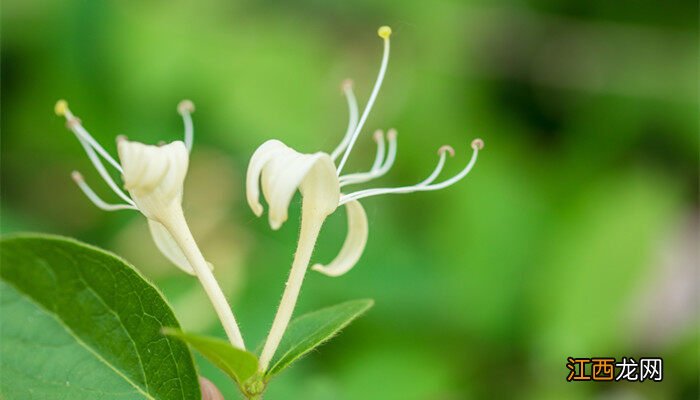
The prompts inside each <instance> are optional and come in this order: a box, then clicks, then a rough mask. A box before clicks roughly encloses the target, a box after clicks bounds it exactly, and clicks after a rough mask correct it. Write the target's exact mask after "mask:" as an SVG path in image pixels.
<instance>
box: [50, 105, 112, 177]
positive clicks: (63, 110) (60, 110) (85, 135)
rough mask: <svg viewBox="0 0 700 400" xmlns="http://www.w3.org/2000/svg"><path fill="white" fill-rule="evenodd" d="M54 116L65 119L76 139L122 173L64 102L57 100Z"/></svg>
mask: <svg viewBox="0 0 700 400" xmlns="http://www.w3.org/2000/svg"><path fill="white" fill-rule="evenodd" d="M54 111H55V112H56V115H58V116H60V117H65V118H66V126H67V127H68V129H70V130H71V131H73V133H74V134H75V135H76V136H77V137H78V139H80V138H82V139H83V140H85V141H86V142H87V143H88V144H89V145H90V146H91V147H92V148H94V149H95V150H96V151H97V152H98V153H99V154H100V155H101V156H102V157H103V158H104V159H105V160H107V162H108V163H110V164H112V166H113V167H114V168H116V169H117V171H119V172H120V173H123V172H124V171H122V167H121V165H119V163H118V162H117V160H115V159H114V158H112V156H111V155H109V153H108V152H107V150H105V149H104V148H103V147H102V146H100V144H99V143H97V141H96V140H95V139H94V138H93V137H92V135H90V133H89V132H88V131H87V130H86V129H85V128H84V127H83V125H82V124H81V123H80V119H79V118H77V117H76V116H75V115H73V113H72V112H71V111H70V109H69V108H68V103H67V102H66V101H65V100H59V101H57V102H56V106H55V107H54Z"/></svg>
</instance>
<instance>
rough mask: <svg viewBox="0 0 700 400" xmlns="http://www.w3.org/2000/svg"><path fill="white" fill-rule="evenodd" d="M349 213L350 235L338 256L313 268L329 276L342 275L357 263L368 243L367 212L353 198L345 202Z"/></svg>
mask: <svg viewBox="0 0 700 400" xmlns="http://www.w3.org/2000/svg"><path fill="white" fill-rule="evenodd" d="M345 209H346V210H347V213H348V236H347V237H346V238H345V242H344V243H343V247H342V248H341V249H340V253H338V256H337V257H336V258H335V259H334V260H333V261H331V262H330V264H328V265H321V264H316V265H314V266H313V267H311V269H313V270H314V271H318V272H320V273H322V274H324V275H328V276H334V277H335V276H340V275H343V274H345V273H346V272H348V271H350V269H352V267H354V266H355V264H357V262H358V261H359V260H360V257H361V256H362V252H363V251H364V250H365V245H366V244H367V235H368V225H367V214H366V213H365V209H364V208H362V205H361V204H360V203H359V202H358V201H356V200H352V201H349V202H347V203H346V204H345Z"/></svg>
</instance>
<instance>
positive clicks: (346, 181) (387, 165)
mask: <svg viewBox="0 0 700 400" xmlns="http://www.w3.org/2000/svg"><path fill="white" fill-rule="evenodd" d="M386 136H387V139H388V140H389V152H388V154H387V157H386V159H385V160H384V164H383V165H381V166H380V167H379V168H376V169H374V167H373V170H370V171H369V172H364V173H359V174H349V175H345V176H342V177H340V186H341V187H343V186H347V185H352V184H356V183H365V182H369V181H371V180H373V179H377V178H380V177H382V176H384V175H385V174H386V173H387V172H389V170H390V169H391V167H392V166H393V165H394V161H395V160H396V152H397V150H398V149H397V142H396V130H395V129H389V132H387V135H386Z"/></svg>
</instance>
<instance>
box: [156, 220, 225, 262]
mask: <svg viewBox="0 0 700 400" xmlns="http://www.w3.org/2000/svg"><path fill="white" fill-rule="evenodd" d="M148 228H149V229H150V230H151V236H152V237H153V241H154V242H155V243H156V247H158V250H160V252H161V253H163V255H164V256H165V258H167V259H168V260H170V262H172V263H173V264H175V265H176V266H177V267H178V268H180V269H181V270H183V271H185V272H187V273H188V274H190V275H195V272H194V269H193V268H192V266H191V265H190V263H189V261H187V257H185V254H184V253H183V252H182V250H180V247H179V246H178V245H177V243H176V242H175V239H173V237H172V236H171V235H170V232H168V230H167V229H165V227H164V226H163V225H162V224H161V223H159V222H156V221H154V220H152V219H148ZM207 265H209V269H212V270H213V269H214V266H213V265H212V264H211V263H209V262H207Z"/></svg>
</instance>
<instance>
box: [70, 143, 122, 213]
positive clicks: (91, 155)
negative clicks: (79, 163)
mask: <svg viewBox="0 0 700 400" xmlns="http://www.w3.org/2000/svg"><path fill="white" fill-rule="evenodd" d="M77 137H78V141H79V142H80V144H81V145H82V146H83V149H85V153H87V156H88V158H89V159H90V161H92V165H93V166H94V167H95V169H96V170H97V172H98V173H99V174H100V176H101V177H102V179H104V181H105V182H107V185H108V186H109V187H110V189H112V191H113V192H114V193H116V194H117V196H119V197H121V198H122V200H124V201H126V202H127V203H129V204H131V205H132V206H133V205H135V203H134V201H133V200H131V198H130V197H129V196H127V195H126V193H124V192H123V191H122V190H121V189H119V186H117V184H116V182H114V179H112V177H111V176H110V175H109V173H108V172H107V169H106V168H105V167H104V164H102V161H100V158H99V157H97V154H96V153H95V150H94V149H93V147H91V146H90V144H89V143H88V142H86V141H85V140H84V139H83V138H82V136H77Z"/></svg>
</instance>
